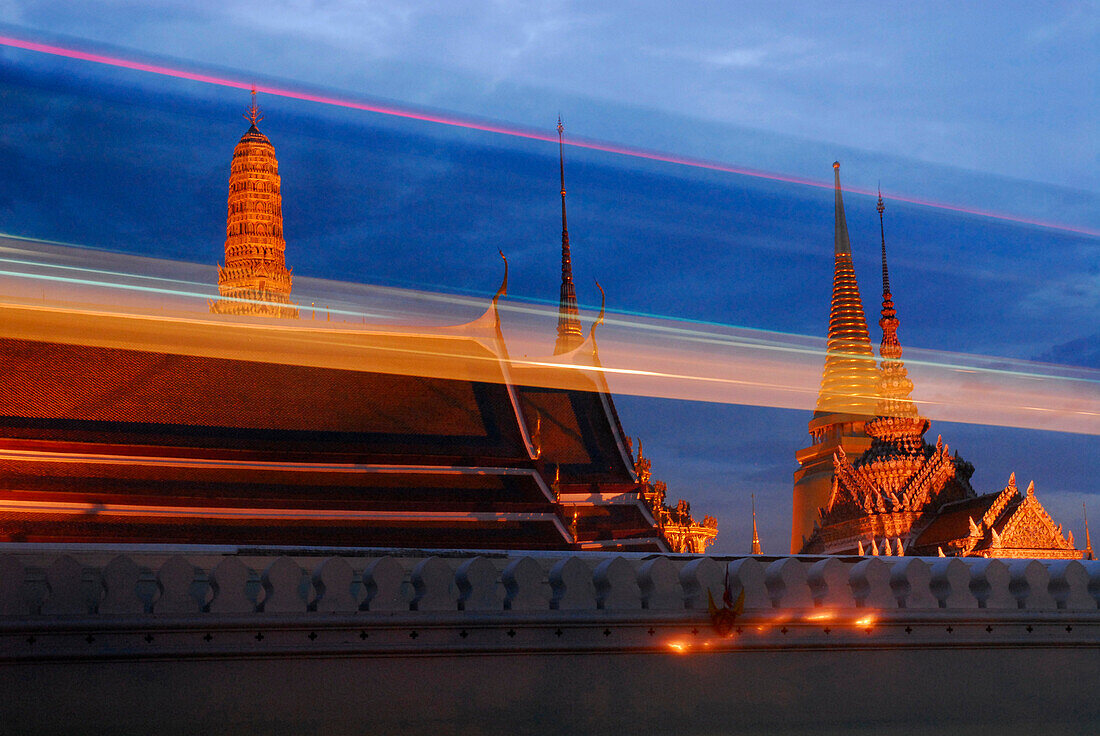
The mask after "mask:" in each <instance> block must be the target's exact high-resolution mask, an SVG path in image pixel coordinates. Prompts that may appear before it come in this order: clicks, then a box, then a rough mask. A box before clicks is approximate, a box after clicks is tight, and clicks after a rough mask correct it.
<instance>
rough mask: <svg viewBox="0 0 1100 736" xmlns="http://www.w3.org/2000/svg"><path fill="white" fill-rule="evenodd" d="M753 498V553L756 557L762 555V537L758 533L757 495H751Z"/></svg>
mask: <svg viewBox="0 0 1100 736" xmlns="http://www.w3.org/2000/svg"><path fill="white" fill-rule="evenodd" d="M751 497H752V553H753V554H754V555H758V554H760V535H759V534H757V533H756V494H755V493H753V494H751Z"/></svg>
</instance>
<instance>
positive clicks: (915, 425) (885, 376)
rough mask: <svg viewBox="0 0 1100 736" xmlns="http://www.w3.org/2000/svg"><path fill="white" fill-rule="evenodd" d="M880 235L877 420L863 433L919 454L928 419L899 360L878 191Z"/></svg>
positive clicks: (896, 325)
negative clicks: (921, 414) (879, 330)
mask: <svg viewBox="0 0 1100 736" xmlns="http://www.w3.org/2000/svg"><path fill="white" fill-rule="evenodd" d="M875 209H876V210H877V211H878V227H879V235H880V237H881V238H882V318H881V319H880V320H879V321H878V324H879V327H881V328H882V342H881V343H879V355H880V356H881V357H882V366H881V371H880V381H879V404H878V408H877V417H876V418H875V419H874V420H873V421H871V422H868V423H867V427H866V432H867V434H869V435H871V436H872V437H873V438H875V440H876V441H877V442H878V443H880V444H879V446H880V447H881V443H887V444H888V445H891V446H893V447H895V448H897V449H899V450H902V451H903V452H906V453H915V452H918V451H919V450H920V449H921V448H922V447H923V446H924V440H923V436H924V433H925V432H926V431H927V430H928V420H927V419H925V418H924V417H922V416H920V414H919V413H918V411H917V407H916V405H915V404H914V403H913V399H912V393H913V382H912V381H911V380H909V372H908V371H907V370H906V369H905V363H903V362H902V361H901V355H902V350H901V342H900V341H899V340H898V325H899V323H900V322H899V320H898V312H897V309H895V308H894V297H893V295H892V294H891V293H890V270H889V268H888V267H887V265H886V226H885V224H884V222H883V213H884V212H885V211H886V204H885V203H884V202H883V201H882V190H881V189H879V193H878V204H877V205H876V206H875Z"/></svg>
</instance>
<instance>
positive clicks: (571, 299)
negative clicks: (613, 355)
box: [554, 116, 584, 355]
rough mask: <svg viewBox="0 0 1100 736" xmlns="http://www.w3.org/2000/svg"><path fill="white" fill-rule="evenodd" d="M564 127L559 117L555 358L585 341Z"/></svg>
mask: <svg viewBox="0 0 1100 736" xmlns="http://www.w3.org/2000/svg"><path fill="white" fill-rule="evenodd" d="M564 130H565V128H564V127H563V126H562V124H561V117H560V116H559V117H558V169H559V171H560V173H561V297H560V299H559V301H558V339H557V341H556V342H555V343H554V355H561V354H562V353H568V352H570V351H571V350H574V349H576V348H577V347H578V346H579V345H580V344H581V343H582V342H584V333H583V332H582V331H581V320H580V312H579V311H578V309H577V290H576V287H574V286H573V261H572V259H571V258H570V255H569V226H568V224H567V223H566V219H565V143H564V140H563V138H562V132H563V131H564Z"/></svg>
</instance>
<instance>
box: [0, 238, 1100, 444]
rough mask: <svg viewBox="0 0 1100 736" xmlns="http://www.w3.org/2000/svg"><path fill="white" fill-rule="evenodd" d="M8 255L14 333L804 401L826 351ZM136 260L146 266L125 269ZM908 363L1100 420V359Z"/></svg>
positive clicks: (50, 255)
mask: <svg viewBox="0 0 1100 736" xmlns="http://www.w3.org/2000/svg"><path fill="white" fill-rule="evenodd" d="M3 242H4V240H3V239H2V238H0V251H5V250H6V249H5V248H4V246H3ZM19 247H20V248H26V249H30V246H28V245H26V244H25V243H20V244H19ZM15 255H18V256H19V258H14V257H12V258H9V257H8V256H7V255H3V254H0V272H2V273H6V274H7V275H6V276H5V275H0V292H2V293H3V294H4V295H5V296H4V298H3V299H2V300H0V325H3V328H2V329H0V333H2V334H3V335H5V336H10V337H19V336H22V337H25V338H29V339H39V340H46V341H49V342H60V343H65V342H70V343H72V344H77V345H99V346H102V347H123V348H135V349H141V350H150V351H157V352H168V353H179V354H184V355H197V356H206V357H221V358H234V359H239V360H261V361H264V362H268V363H282V364H288V365H302V366H317V367H327V368H339V369H347V370H364V369H367V370H372V371H379V372H391V373H396V374H403V375H420V376H428V377H437V378H466V379H471V380H484V381H496V382H499V381H503V380H509V381H510V382H511V383H514V384H525V385H534V386H547V387H554V388H573V389H580V390H593V389H594V388H595V387H596V385H597V383H595V382H598V381H606V382H607V386H608V388H609V390H610V391H611V392H612V393H615V394H632V395H637V396H652V397H662V398H673V399H687V400H693V401H704V402H712V403H730V404H744V405H751V406H768V407H777V408H787V409H799V410H805V409H812V408H813V406H814V403H815V401H816V398H817V393H818V388H819V382H820V377H821V366H822V364H823V362H824V341H823V340H821V339H817V338H808V337H803V336H798V335H787V334H782V333H775V332H765V331H761V330H751V329H745V328H738V327H732V326H725V325H712V324H699V323H692V322H682V321H678V320H672V319H659V318H653V317H638V316H633V315H625V314H610V315H608V316H607V319H606V322H605V324H604V325H602V326H601V327H599V328H598V329H597V331H596V339H597V342H598V346H599V362H598V363H596V362H594V360H593V355H592V350H593V347H594V345H593V344H592V343H591V342H589V343H587V344H586V345H585V346H582V347H581V348H580V349H579V350H578V351H577V353H575V354H573V355H572V356H553V357H551V356H548V355H547V354H548V353H549V352H550V349H551V347H552V345H553V340H552V339H551V338H552V337H553V334H554V331H553V325H554V323H555V321H556V317H557V314H556V312H557V310H556V308H555V307H553V306H549V305H547V306H543V305H536V304H527V303H521V302H515V301H509V300H507V299H505V300H501V302H500V306H499V309H500V317H501V322H502V325H503V329H504V338H505V345H506V346H507V352H508V355H509V356H510V359H505V358H503V353H502V352H499V351H500V350H501V347H500V346H499V345H498V344H497V342H496V340H497V338H496V332H495V327H494V324H495V318H494V317H493V316H492V314H491V313H485V314H482V313H483V312H484V311H485V310H486V309H487V308H488V306H489V304H488V300H486V299H478V298H473V297H456V296H454V295H447V294H431V293H425V292H416V291H411V290H403V289H394V288H389V287H385V288H383V287H371V286H365V285H356V284H343V283H339V282H325V281H320V280H317V279H305V278H303V279H300V280H299V281H298V284H297V285H300V287H301V289H302V294H304V296H302V295H296V298H297V299H298V300H299V303H303V302H304V303H309V300H310V299H313V298H315V300H316V301H317V302H318V303H326V304H331V305H333V308H332V314H333V315H334V318H333V320H332V321H331V322H329V321H325V320H320V321H315V320H311V319H309V318H308V317H304V318H302V319H297V320H279V321H264V320H250V319H247V318H240V317H238V318H232V319H230V318H222V317H218V316H216V315H211V314H209V312H208V311H207V304H208V302H209V300H210V299H213V298H216V291H215V289H214V287H213V285H212V284H213V283H214V269H213V268H209V267H199V266H195V265H194V264H173V263H172V262H168V261H154V260H153V259H132V258H130V257H128V256H123V255H118V254H105V253H102V252H96V253H93V254H88V253H86V252H83V251H80V250H79V249H72V248H61V247H57V246H50V247H46V246H42V248H41V252H40V253H39V256H40V258H39V261H36V262H32V261H31V259H29V258H27V257H25V255H26V254H22V253H20V254H15ZM89 262H94V263H95V265H96V266H97V268H96V269H95V270H94V271H95V272H94V273H90V271H91V269H90V268H89V266H88V265H87V264H88V263H89ZM135 262H137V266H138V267H139V268H142V269H144V270H145V272H146V275H144V276H139V275H132V276H131V275H127V274H126V272H125V269H126V268H127V267H129V268H134V267H135ZM173 276H174V278H175V280H174V279H173ZM204 281H205V282H206V285H205V286H204V285H203V282H204ZM203 289H205V291H204V290H203ZM478 315H482V316H480V317H479V316H478ZM337 317H338V318H337ZM586 317H587V316H586ZM410 320H412V321H414V322H418V323H419V325H412V326H410V325H409V321H410ZM471 320H472V321H471ZM456 323H457V326H452V327H447V326H446V325H448V324H449V325H456ZM424 325H429V326H424ZM431 325H442V326H431ZM525 356H532V357H525ZM536 356H537V357H536ZM906 365H907V366H908V367H909V370H910V375H911V377H912V378H913V380H914V382H915V383H916V385H917V389H916V392H915V395H916V399H917V403H918V406H919V407H920V409H921V412H922V413H923V414H924V415H925V416H928V417H930V418H932V419H941V420H947V421H961V422H968V423H974V424H986V425H997V426H1014V427H1027V428H1031V429H1044V430H1056V431H1063V432H1075V433H1079V434H1089V435H1100V371H1096V370H1089V369H1078V368H1062V367H1057V366H1050V365H1044V364H1039V363H1031V362H1027V361H1015V360H1008V359H1002V358H985V357H982V356H971V355H963V354H954V353H946V352H940V351H930V350H921V349H918V348H908V349H907V351H906ZM506 375H507V376H509V377H510V378H506V377H505V376H506Z"/></svg>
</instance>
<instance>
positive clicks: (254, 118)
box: [244, 85, 264, 128]
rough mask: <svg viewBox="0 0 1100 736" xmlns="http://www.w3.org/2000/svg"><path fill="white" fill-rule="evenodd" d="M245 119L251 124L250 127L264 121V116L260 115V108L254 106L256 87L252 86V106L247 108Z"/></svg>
mask: <svg viewBox="0 0 1100 736" xmlns="http://www.w3.org/2000/svg"><path fill="white" fill-rule="evenodd" d="M244 117H245V119H246V120H248V121H249V122H250V123H252V127H253V128H255V127H256V123H258V122H260V121H261V120H263V119H264V116H263V115H261V114H260V108H259V107H257V106H256V85H252V104H251V105H250V106H249V108H248V112H247V113H245V116H244Z"/></svg>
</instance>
